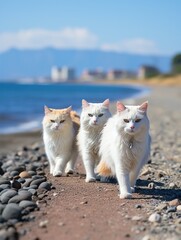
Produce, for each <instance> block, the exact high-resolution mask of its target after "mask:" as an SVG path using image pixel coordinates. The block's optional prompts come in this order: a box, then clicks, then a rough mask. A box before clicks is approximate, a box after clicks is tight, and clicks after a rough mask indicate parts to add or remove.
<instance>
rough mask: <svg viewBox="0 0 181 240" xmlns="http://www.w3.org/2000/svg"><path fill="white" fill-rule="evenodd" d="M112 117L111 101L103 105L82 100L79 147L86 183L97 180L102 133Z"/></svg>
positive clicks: (107, 100) (106, 101)
mask: <svg viewBox="0 0 181 240" xmlns="http://www.w3.org/2000/svg"><path fill="white" fill-rule="evenodd" d="M110 116H111V113H110V112H109V99H106V100H105V101H104V102H103V103H88V102H87V101H86V100H82V113H81V117H80V130H79V134H78V146H79V151H80V153H81V155H82V159H83V163H84V167H85V171H86V180H85V181H86V182H92V181H95V180H96V177H95V172H94V168H95V166H96V165H97V164H98V162H99V160H100V158H99V155H98V152H99V144H100V137H101V131H102V129H103V127H104V125H105V123H106V122H107V120H108V118H109V117H110Z"/></svg>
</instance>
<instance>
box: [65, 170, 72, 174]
mask: <svg viewBox="0 0 181 240" xmlns="http://www.w3.org/2000/svg"><path fill="white" fill-rule="evenodd" d="M65 173H66V174H73V173H74V170H73V169H65Z"/></svg>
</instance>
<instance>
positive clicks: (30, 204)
mask: <svg viewBox="0 0 181 240" xmlns="http://www.w3.org/2000/svg"><path fill="white" fill-rule="evenodd" d="M19 206H20V207H22V208H31V209H34V208H36V207H37V204H36V203H34V202H32V201H28V200H23V201H21V202H20V203H19Z"/></svg>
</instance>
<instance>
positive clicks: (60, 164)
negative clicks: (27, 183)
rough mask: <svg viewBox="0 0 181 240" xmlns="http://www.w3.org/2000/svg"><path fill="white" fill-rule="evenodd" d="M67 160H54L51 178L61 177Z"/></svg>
mask: <svg viewBox="0 0 181 240" xmlns="http://www.w3.org/2000/svg"><path fill="white" fill-rule="evenodd" d="M67 161H68V159H67V158H65V157H60V156H58V157H56V159H55V168H54V170H53V176H54V177H60V176H62V174H63V172H64V169H65V166H66V163H67Z"/></svg>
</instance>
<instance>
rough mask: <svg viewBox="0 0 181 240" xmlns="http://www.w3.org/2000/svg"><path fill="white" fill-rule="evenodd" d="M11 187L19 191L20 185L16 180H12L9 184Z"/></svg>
mask: <svg viewBox="0 0 181 240" xmlns="http://www.w3.org/2000/svg"><path fill="white" fill-rule="evenodd" d="M11 186H12V187H13V188H15V189H20V188H21V183H20V182H18V181H17V180H13V182H12V183H11Z"/></svg>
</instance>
